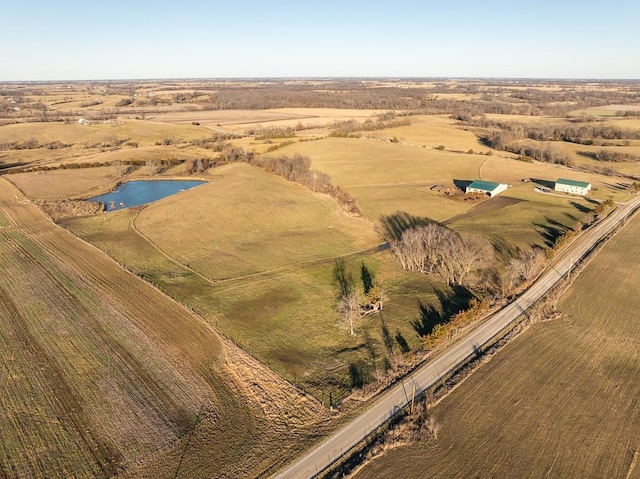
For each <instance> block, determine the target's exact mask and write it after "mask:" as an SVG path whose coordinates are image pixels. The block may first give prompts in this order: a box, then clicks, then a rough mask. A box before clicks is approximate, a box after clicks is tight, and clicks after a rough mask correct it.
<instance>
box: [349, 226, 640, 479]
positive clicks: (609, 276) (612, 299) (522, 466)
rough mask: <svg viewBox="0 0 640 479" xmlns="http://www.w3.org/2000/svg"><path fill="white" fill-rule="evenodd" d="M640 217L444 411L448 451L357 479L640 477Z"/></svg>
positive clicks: (404, 459) (403, 450)
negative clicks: (549, 317) (549, 315)
mask: <svg viewBox="0 0 640 479" xmlns="http://www.w3.org/2000/svg"><path fill="white" fill-rule="evenodd" d="M639 234H640V217H637V216H636V217H634V218H633V219H632V220H631V221H630V223H629V224H628V225H627V226H626V227H625V229H623V230H622V231H621V232H619V233H618V234H617V236H615V237H614V238H613V239H612V240H611V241H610V243H608V244H607V245H605V246H604V248H603V249H602V250H601V251H600V252H599V253H598V254H597V256H596V257H595V258H593V260H592V261H591V263H590V264H589V265H588V266H587V267H586V268H585V269H584V271H583V272H582V273H581V274H580V275H579V276H578V277H577V278H576V280H575V282H574V284H573V285H572V286H571V288H570V289H569V290H568V291H567V292H566V293H565V295H564V296H563V297H562V299H561V300H560V302H559V306H558V307H559V309H560V311H561V312H563V313H564V315H563V317H561V318H560V319H557V320H554V321H552V322H543V323H539V324H536V325H534V326H532V327H531V328H530V329H529V330H528V331H526V332H525V333H523V334H522V335H521V336H519V337H517V338H516V339H514V340H513V342H512V343H510V344H508V345H507V346H505V347H504V349H503V350H501V351H499V352H498V353H497V354H496V355H495V356H493V358H492V359H491V361H490V362H489V363H488V364H485V365H484V366H482V367H481V368H480V369H479V370H477V371H476V372H474V373H473V375H472V376H471V377H469V378H468V379H467V380H465V381H464V382H463V383H462V384H461V385H460V386H459V387H458V388H457V389H455V390H454V391H453V392H451V393H450V394H449V396H447V397H446V398H445V399H443V400H442V402H441V403H439V404H438V405H437V406H436V407H434V408H433V410H432V414H433V415H434V416H435V418H436V420H437V421H438V423H439V424H440V426H441V429H440V432H439V434H438V439H437V440H431V441H429V442H427V443H423V444H418V445H416V446H408V447H400V448H398V449H395V450H391V451H389V452H387V453H386V454H385V455H383V456H381V457H380V458H378V459H376V460H374V461H373V463H372V464H370V465H369V466H367V467H365V469H364V470H363V471H361V472H360V473H359V474H358V475H357V477H362V478H365V477H380V478H383V477H389V478H391V477H398V471H399V470H402V471H403V473H402V477H416V478H419V477H443V478H444V477H447V478H449V477H580V478H601V477H621V478H628V479H632V478H633V479H635V478H639V477H640V467H639V465H638V458H637V456H638V454H639V452H638V451H640V410H639V408H638V398H639V397H640V383H638V377H639V375H640V354H639V351H640V321H638V311H640V296H639V295H638V294H637V291H638V288H637V285H638V281H640V268H639V267H638V264H637V261H636V260H637V258H638V257H639V256H640V243H638V240H637V238H638V235H639Z"/></svg>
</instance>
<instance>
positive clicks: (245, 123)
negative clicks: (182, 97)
mask: <svg viewBox="0 0 640 479" xmlns="http://www.w3.org/2000/svg"><path fill="white" fill-rule="evenodd" d="M378 113H381V110H353V109H337V108H276V109H271V110H214V111H192V112H176V113H161V114H158V115H152V116H149V119H150V120H153V121H155V122H160V123H172V124H176V125H187V124H191V123H192V122H194V121H195V122H199V123H200V125H202V126H206V127H208V128H211V129H214V130H215V129H223V130H225V131H233V132H236V133H242V132H243V131H244V130H246V129H247V128H248V127H251V126H257V125H261V126H265V127H266V126H270V127H291V128H293V127H295V126H296V125H298V124H302V125H303V126H305V127H314V126H315V127H318V126H324V125H327V124H331V123H333V122H334V121H345V120H358V121H364V120H366V119H368V118H371V117H372V116H374V115H376V114H378Z"/></svg>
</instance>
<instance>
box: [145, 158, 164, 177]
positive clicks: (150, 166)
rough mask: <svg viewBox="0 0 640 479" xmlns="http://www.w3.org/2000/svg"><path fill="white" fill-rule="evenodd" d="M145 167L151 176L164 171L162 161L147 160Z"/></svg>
mask: <svg viewBox="0 0 640 479" xmlns="http://www.w3.org/2000/svg"><path fill="white" fill-rule="evenodd" d="M145 165H146V167H147V172H148V173H149V176H154V175H157V174H158V173H159V172H160V170H161V169H162V160H147V161H145Z"/></svg>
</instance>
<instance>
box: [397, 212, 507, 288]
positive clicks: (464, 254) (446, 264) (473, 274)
mask: <svg viewBox="0 0 640 479" xmlns="http://www.w3.org/2000/svg"><path fill="white" fill-rule="evenodd" d="M389 246H390V249H391V252H392V253H393V254H394V255H395V257H396V258H397V259H398V261H399V262H400V264H401V266H402V267H403V268H404V269H406V270H409V271H417V272H420V273H428V274H433V275H435V276H437V277H439V278H440V279H441V280H442V281H443V282H445V283H447V284H454V285H463V286H467V287H474V286H476V285H477V282H478V280H479V279H480V275H479V273H480V272H482V271H483V270H485V269H487V268H489V267H490V266H492V264H493V263H494V261H495V257H494V251H493V247H492V245H491V243H489V242H488V241H487V240H485V239H484V238H481V237H480V236H475V235H469V234H461V233H458V232H456V231H453V230H452V229H450V228H447V227H446V226H443V225H441V224H438V223H432V224H428V225H425V226H418V227H416V228H412V229H408V230H406V231H404V232H403V233H402V237H401V238H400V239H399V240H395V241H392V242H391V243H390V245H389Z"/></svg>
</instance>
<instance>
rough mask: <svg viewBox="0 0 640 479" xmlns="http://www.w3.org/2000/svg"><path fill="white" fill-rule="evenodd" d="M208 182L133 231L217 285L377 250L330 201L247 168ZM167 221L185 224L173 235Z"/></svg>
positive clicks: (359, 225) (158, 207)
mask: <svg viewBox="0 0 640 479" xmlns="http://www.w3.org/2000/svg"><path fill="white" fill-rule="evenodd" d="M210 174H211V178H212V179H211V181H210V182H209V183H207V184H206V185H203V186H202V187H201V189H198V190H193V191H187V192H184V193H182V194H180V195H177V196H176V197H175V198H172V199H171V201H163V202H159V203H157V204H152V205H149V206H148V207H147V208H145V209H144V210H142V211H141V212H140V214H139V215H138V216H137V217H136V219H135V223H134V225H135V228H136V229H137V230H138V231H139V232H140V234H142V235H143V236H145V237H148V238H149V239H150V241H152V242H153V243H154V244H155V245H157V246H158V247H159V248H160V249H161V250H162V251H165V252H166V253H167V254H169V256H171V257H173V258H175V259H177V260H178V261H179V262H181V263H184V264H188V265H191V266H192V267H193V268H194V269H196V270H197V271H199V272H200V273H202V274H204V275H205V276H207V277H209V278H211V279H214V280H218V279H225V278H236V277H238V276H241V275H247V274H252V273H257V272H263V271H267V270H271V269H274V268H278V267H282V266H285V265H291V264H295V263H299V262H305V261H311V260H318V259H332V258H335V257H337V256H340V255H343V254H346V253H352V252H355V251H360V250H364V249H367V248H371V247H374V246H376V245H377V244H378V241H379V238H378V236H377V235H376V233H375V232H374V231H373V228H372V225H371V224H369V223H367V222H365V221H362V220H360V219H357V218H353V217H349V216H347V215H345V214H344V213H343V212H342V211H341V210H340V208H339V207H338V206H337V205H336V203H335V202H334V201H333V200H332V199H331V198H329V197H327V196H325V195H321V194H315V193H311V192H310V191H309V190H308V189H306V188H304V187H303V186H300V185H298V184H296V183H292V182H288V181H286V180H284V179H282V178H279V177H277V176H274V175H271V174H269V173H265V172H264V171H262V170H260V169H258V168H255V167H252V166H249V165H246V164H242V163H239V164H232V165H228V166H224V167H221V168H217V169H215V170H212V171H211V172H210ZM168 218H180V221H181V227H180V228H176V227H175V226H176V225H175V224H172V222H171V221H170V220H168Z"/></svg>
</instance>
